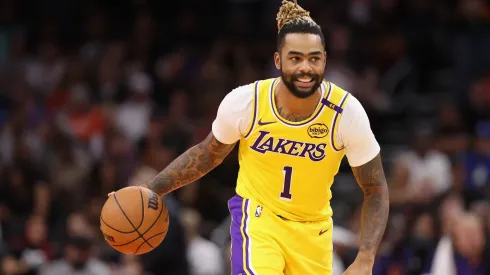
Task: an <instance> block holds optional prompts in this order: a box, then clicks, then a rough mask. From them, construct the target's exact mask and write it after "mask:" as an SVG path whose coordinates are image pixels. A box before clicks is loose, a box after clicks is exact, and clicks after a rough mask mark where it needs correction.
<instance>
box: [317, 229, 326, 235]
mask: <svg viewBox="0 0 490 275" xmlns="http://www.w3.org/2000/svg"><path fill="white" fill-rule="evenodd" d="M327 231H328V229H326V230H321V231H320V233H319V234H318V235H323V234H324V233H325V232H327Z"/></svg>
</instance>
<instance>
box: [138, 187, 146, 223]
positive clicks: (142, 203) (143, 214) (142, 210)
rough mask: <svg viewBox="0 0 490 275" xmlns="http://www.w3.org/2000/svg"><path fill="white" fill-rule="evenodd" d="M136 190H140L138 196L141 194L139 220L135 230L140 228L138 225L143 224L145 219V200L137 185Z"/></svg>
mask: <svg viewBox="0 0 490 275" xmlns="http://www.w3.org/2000/svg"><path fill="white" fill-rule="evenodd" d="M137 187H138V191H140V196H141V222H140V224H139V225H138V227H137V228H136V230H138V229H140V227H141V226H142V225H143V221H144V220H145V201H144V200H143V192H141V189H140V187H139V186H137Z"/></svg>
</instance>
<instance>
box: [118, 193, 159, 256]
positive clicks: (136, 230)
mask: <svg viewBox="0 0 490 275" xmlns="http://www.w3.org/2000/svg"><path fill="white" fill-rule="evenodd" d="M113 196H114V200H115V201H116V203H117V206H119V209H120V210H121V212H122V213H123V215H124V217H126V219H127V220H128V222H129V224H131V226H132V227H133V228H134V231H135V232H136V233H138V235H139V236H140V238H142V239H143V241H144V242H145V243H147V244H148V245H149V246H150V247H151V248H154V247H153V246H152V245H151V244H150V243H149V242H148V241H147V240H146V239H145V236H143V235H141V233H140V232H139V231H138V229H136V227H135V226H134V224H133V223H132V222H131V220H130V219H129V217H128V216H127V215H126V213H125V212H124V210H123V209H122V207H121V205H120V204H119V201H118V200H117V197H116V194H114V195H113Z"/></svg>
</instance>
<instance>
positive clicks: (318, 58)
mask: <svg viewBox="0 0 490 275" xmlns="http://www.w3.org/2000/svg"><path fill="white" fill-rule="evenodd" d="M318 60H320V57H317V56H315V57H312V58H311V61H313V62H317V61H318Z"/></svg>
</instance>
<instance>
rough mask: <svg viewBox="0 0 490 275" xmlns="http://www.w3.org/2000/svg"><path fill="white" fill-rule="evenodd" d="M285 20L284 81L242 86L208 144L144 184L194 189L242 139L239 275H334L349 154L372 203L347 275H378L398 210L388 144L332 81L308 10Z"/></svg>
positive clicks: (366, 206)
mask: <svg viewBox="0 0 490 275" xmlns="http://www.w3.org/2000/svg"><path fill="white" fill-rule="evenodd" d="M277 21H278V27H279V34H278V37H277V52H276V53H275V55H274V61H275V65H276V67H277V69H278V70H280V72H281V77H279V78H274V79H267V80H260V81H256V82H255V83H252V84H249V85H245V86H242V87H238V88H236V89H234V90H233V91H232V92H231V93H229V94H228V95H227V96H226V97H225V98H224V99H223V101H222V103H221V105H220V107H219V109H218V114H217V117H216V120H215V121H214V122H213V126H212V132H211V133H210V134H209V135H208V137H207V138H206V139H205V140H204V141H202V142H201V143H199V144H197V145H196V146H194V147H192V148H190V149H189V150H187V151H186V152H185V153H183V154H182V155H181V156H179V157H178V158H177V159H176V160H174V161H173V162H172V163H171V164H170V165H169V166H168V167H167V168H165V169H164V170H163V171H162V172H160V173H159V174H158V175H157V176H156V177H155V178H154V179H152V180H151V181H150V182H148V183H146V184H143V185H142V186H144V187H147V188H149V189H151V190H153V191H155V192H156V193H158V194H160V195H165V194H167V193H169V192H171V191H173V190H175V189H178V188H180V187H182V186H184V185H186V184H189V183H192V182H194V181H196V180H198V179H199V178H201V177H202V176H204V175H205V174H206V173H208V172H209V171H211V170H212V169H213V168H215V167H216V166H218V165H219V164H220V163H221V162H222V161H223V159H224V158H225V157H226V156H227V155H228V154H229V153H230V151H231V150H232V149H233V147H235V144H236V143H237V142H238V141H240V145H239V162H240V171H239V174H238V180H237V187H236V193H237V195H236V196H235V197H233V198H231V199H230V200H229V204H228V206H229V210H230V213H231V216H232V218H233V221H232V225H231V238H232V270H233V272H232V273H233V275H255V274H258V275H279V274H291V275H309V274H311V275H318V274H332V249H333V248H332V209H331V207H330V203H329V201H330V199H331V196H332V194H331V191H330V187H331V185H332V183H333V181H334V176H335V175H336V174H337V172H338V169H339V166H340V162H341V160H342V158H343V157H344V154H345V155H347V159H348V161H349V164H350V165H351V166H352V170H353V172H354V175H355V177H356V179H357V182H358V183H359V185H360V187H361V188H362V190H363V191H364V203H363V206H362V216H361V219H362V220H361V232H360V249H359V253H358V256H357V258H356V260H355V261H354V263H353V264H352V265H351V266H350V267H349V268H348V269H347V271H346V272H345V273H344V274H348V275H368V274H369V275H371V274H372V267H373V263H374V259H375V253H376V249H377V246H378V244H379V242H380V240H381V237H382V235H383V233H384V230H385V226H386V221H387V218H388V208H389V203H388V188H387V185H386V180H385V175H384V171H383V167H382V165H381V159H380V156H379V152H380V147H379V145H378V143H377V141H376V139H375V137H374V135H373V133H372V131H371V128H370V125H369V120H368V117H367V115H366V113H365V111H364V109H363V107H362V106H361V104H360V103H359V101H358V100H357V99H356V98H354V97H353V96H352V95H351V94H349V93H348V92H346V91H344V90H342V89H341V88H339V87H338V86H336V85H335V84H333V83H330V82H325V81H323V76H324V68H325V64H326V58H327V55H326V52H325V40H324V36H323V33H322V31H321V29H320V27H319V26H318V25H317V24H316V23H315V22H314V21H313V20H312V18H310V16H309V13H308V12H307V11H305V10H304V9H302V8H301V7H300V6H298V5H297V4H296V3H293V2H289V1H283V4H282V6H281V8H280V10H279V13H278V15H277Z"/></svg>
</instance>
